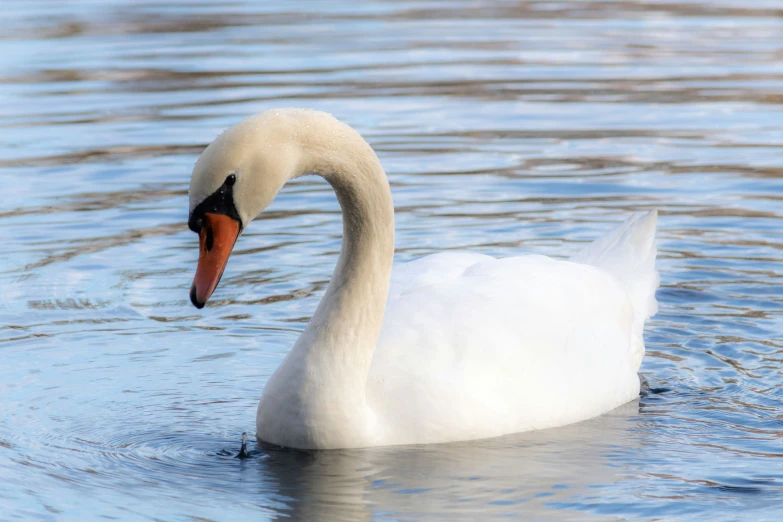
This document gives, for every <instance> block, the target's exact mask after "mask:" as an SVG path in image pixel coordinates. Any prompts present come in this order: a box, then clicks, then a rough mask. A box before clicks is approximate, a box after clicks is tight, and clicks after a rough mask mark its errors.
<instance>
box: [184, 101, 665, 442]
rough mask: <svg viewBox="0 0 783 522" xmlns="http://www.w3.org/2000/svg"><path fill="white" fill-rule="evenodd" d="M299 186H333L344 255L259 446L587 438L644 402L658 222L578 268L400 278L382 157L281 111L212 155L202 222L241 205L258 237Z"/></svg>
mask: <svg viewBox="0 0 783 522" xmlns="http://www.w3.org/2000/svg"><path fill="white" fill-rule="evenodd" d="M229 174H230V176H231V185H232V187H233V188H232V189H231V190H233V192H228V191H227V189H226V185H225V183H226V182H225V181H224V180H226V179H227V178H226V176H227V175H229ZM304 174H319V175H321V176H323V177H324V178H325V179H326V180H327V181H328V182H329V183H330V184H331V185H332V187H333V188H334V190H335V192H336V194H337V199H338V201H339V202H340V205H341V207H342V209H343V223H344V238H343V246H342V250H341V254H340V259H339V261H338V263H337V267H336V268H335V272H334V275H333V277H332V281H331V282H330V284H329V287H328V289H327V291H326V293H325V295H324V297H323V299H322V301H321V303H320V304H319V306H318V308H317V310H316V311H315V313H314V315H313V317H312V319H311V321H310V323H309V324H308V326H307V328H306V329H305V331H304V333H303V334H302V336H301V337H300V338H299V340H298V341H297V342H296V344H295V345H294V347H293V348H292V350H291V352H290V353H289V354H288V356H287V357H286V358H285V360H284V361H283V362H282V364H281V365H280V367H279V368H278V370H277V371H276V372H275V374H274V375H273V376H272V377H271V378H270V379H269V381H268V383H267V385H266V387H265V389H264V393H263V396H262V399H261V402H260V404H259V407H258V417H257V427H258V433H257V435H258V437H259V438H261V439H263V440H265V441H268V442H272V443H276V444H280V445H284V446H292V447H299V448H319V449H328V448H345V447H359V446H378V445H393V444H409V443H429V442H447V441H457V440H469V439H476V438H484V437H493V436H498V435H504V434H507V433H513V432H518V431H524V430H531V429H539V428H549V427H555V426H561V425H564V424H569V423H572V422H577V421H580V420H583V419H587V418H590V417H593V416H596V415H600V414H602V413H605V412H608V411H610V410H612V409H614V408H616V407H618V406H620V405H621V404H624V403H626V402H628V401H630V400H632V399H634V398H635V397H636V396H637V395H638V393H639V378H638V376H637V371H638V370H639V366H640V364H641V361H642V357H643V355H644V341H643V339H642V330H643V327H644V322H645V320H646V319H647V318H648V317H650V316H651V315H653V314H654V313H655V311H656V302H655V290H656V288H657V286H658V274H657V272H656V271H655V267H654V264H655V254H656V251H655V239H654V237H655V225H656V213H655V212H648V213H644V214H636V215H634V216H632V217H631V218H630V219H628V220H627V221H626V222H625V223H623V224H622V225H620V226H619V227H618V228H617V229H615V230H614V231H613V232H611V233H609V234H607V235H606V236H604V237H602V238H601V239H599V240H598V241H596V242H594V243H593V244H591V245H590V246H588V247H587V248H585V249H584V250H583V251H582V252H580V253H579V254H577V255H576V256H574V257H573V258H572V259H571V260H569V261H559V260H555V259H550V258H548V257H544V256H539V255H528V256H521V257H511V258H505V259H494V258H491V257H489V256H485V255H479V254H470V253H439V254H435V255H431V256H427V257H424V258H422V259H419V260H416V261H412V262H410V263H406V264H401V265H398V266H396V267H394V268H393V269H392V258H393V254H394V211H393V205H392V200H391V192H390V189H389V185H388V181H387V180H386V175H385V174H384V172H383V169H382V167H381V165H380V162H379V161H378V159H377V157H376V156H375V153H374V152H373V151H372V149H371V148H370V146H369V145H367V143H366V142H365V141H364V140H363V139H362V138H361V137H360V136H359V135H358V134H357V133H356V132H355V131H354V130H353V129H351V128H350V127H348V126H347V125H344V124H342V123H340V122H339V121H337V120H335V119H334V118H332V117H331V116H329V115H327V114H324V113H320V112H315V111H305V110H298V109H285V110H277V111H268V112H265V113H261V114H259V115H256V116H253V117H251V118H248V119H246V120H244V121H243V122H240V123H239V124H237V125H235V126H234V127H232V128H231V129H229V130H227V131H226V132H224V133H223V134H222V135H221V136H220V137H219V138H218V139H217V140H215V142H213V143H212V144H211V145H210V146H209V147H208V148H207V150H206V151H205V152H204V153H203V154H202V156H201V158H199V161H198V163H197V164H196V167H195V169H194V173H193V178H192V180H191V187H190V208H191V213H193V212H194V209H198V208H199V205H201V204H202V203H203V202H204V201H206V200H207V199H208V198H213V197H217V196H220V197H226V194H231V197H232V198H233V199H232V200H231V202H230V203H231V205H235V209H236V210H235V212H234V211H232V212H233V213H232V215H235V216H237V215H238V216H239V217H238V218H236V217H233V218H231V219H238V220H239V221H240V222H241V224H244V225H249V224H250V221H252V219H253V218H254V217H255V216H256V215H257V214H258V213H259V212H261V211H262V210H263V209H264V208H265V207H266V206H267V205H268V204H269V203H270V202H271V201H272V199H274V197H275V195H276V194H277V192H278V191H279V190H280V188H281V187H282V186H283V185H284V184H285V183H286V182H287V181H288V180H289V179H292V178H295V177H297V176H301V175H304ZM234 176H235V180H234ZM234 182H235V184H234ZM221 187H222V188H221ZM221 191H222V192H221ZM224 204H226V205H228V204H227V203H225V201H224ZM231 205H228V206H227V208H231ZM210 219H211V218H210ZM221 219H222V221H220V222H221V223H226V219H227V218H225V217H224V218H221ZM194 222H196V221H194ZM215 222H217V221H215ZM225 229H226V230H229V229H231V227H230V226H226V228H225ZM234 230H237V227H234ZM232 240H233V239H232ZM216 241H217V239H216ZM206 255H207V254H205V256H206ZM209 255H213V254H209ZM226 256H227V254H226ZM226 259H227V257H226ZM215 273H217V274H218V277H219V272H215ZM390 281H391V283H390ZM202 293H203V292H202ZM199 295H201V294H199ZM199 304H201V305H202V306H203V303H199Z"/></svg>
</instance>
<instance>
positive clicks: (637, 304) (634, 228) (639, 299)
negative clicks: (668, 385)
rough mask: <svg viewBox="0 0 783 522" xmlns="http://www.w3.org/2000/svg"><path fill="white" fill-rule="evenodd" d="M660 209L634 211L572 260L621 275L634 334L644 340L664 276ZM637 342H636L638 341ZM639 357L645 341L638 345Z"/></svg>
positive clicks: (619, 276)
mask: <svg viewBox="0 0 783 522" xmlns="http://www.w3.org/2000/svg"><path fill="white" fill-rule="evenodd" d="M657 221H658V212H657V211H655V210H653V211H651V212H644V213H638V214H634V215H633V216H631V217H630V218H628V219H627V220H626V221H625V223H623V224H622V225H620V226H619V227H617V228H615V229H614V230H612V231H611V232H610V233H608V234H607V235H605V236H604V237H602V238H600V239H598V240H596V241H595V242H593V243H591V244H590V245H588V246H587V247H586V248H585V249H584V250H582V251H581V252H579V253H578V254H576V255H575V256H574V257H572V258H571V261H574V262H576V263H583V264H586V265H592V266H595V267H598V268H601V269H603V270H605V271H607V272H609V273H610V274H612V275H614V276H615V277H617V279H619V280H620V282H621V283H622V284H623V286H625V288H626V290H627V291H628V294H629V295H630V297H631V302H632V303H633V308H634V328H633V331H634V338H635V341H637V340H638V342H642V341H641V336H642V329H643V328H644V321H645V320H646V319H647V318H649V317H652V316H653V315H655V312H657V311H658V303H657V301H656V300H655V290H656V289H657V288H658V283H659V281H660V278H659V276H658V271H657V270H655V255H656V248H655V225H656V223H657ZM634 344H636V343H634ZM634 348H635V349H634V351H638V352H639V353H638V360H639V362H640V363H641V357H642V356H643V355H644V344H641V346H636V347H634Z"/></svg>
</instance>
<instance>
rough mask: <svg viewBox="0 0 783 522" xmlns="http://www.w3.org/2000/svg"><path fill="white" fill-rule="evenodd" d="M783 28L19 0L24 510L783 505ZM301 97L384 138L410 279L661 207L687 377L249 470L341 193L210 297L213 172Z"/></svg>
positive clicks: (277, 231)
mask: <svg viewBox="0 0 783 522" xmlns="http://www.w3.org/2000/svg"><path fill="white" fill-rule="evenodd" d="M782 35H783V6H781V4H780V2H776V1H765V0H759V1H754V2H745V1H743V0H725V1H711V2H707V1H704V2H700V1H695V0H694V1H680V0H671V1H669V2H663V1H655V0H649V1H642V0H638V1H616V2H613V1H600V0H596V1H585V2H567V1H563V2H548V1H540V2H536V1H527V2H526V1H516V2H494V3H487V4H482V3H480V2H473V1H464V2H462V1H449V2H434V1H431V2H418V1H386V2H363V3H355V2H340V1H336V2H250V1H247V2H243V1H241V0H236V1H231V2H214V1H209V2H205V1H202V0H190V1H188V2H176V1H173V0H172V1H169V2H165V1H134V2H117V1H114V2H112V1H106V0H101V1H84V2H60V1H56V0H49V1H23V0H18V1H14V0H9V1H7V2H5V3H4V4H3V15H2V21H0V137H1V138H2V140H1V141H2V147H0V183H2V190H1V191H0V229H1V230H2V234H1V235H0V237H2V247H3V248H2V249H1V250H0V520H21V519H29V520H84V519H85V518H98V517H107V518H108V517H119V518H121V519H138V520H146V519H163V520H172V519H179V520H238V519H244V518H246V519H251V517H252V519H260V520H266V519H277V518H280V519H286V518H287V517H290V518H291V519H293V520H443V521H446V520H492V519H499V518H503V517H508V516H511V517H519V518H538V519H568V520H577V519H579V520H593V519H599V520H602V519H617V518H629V519H652V518H658V519H667V520H671V519H678V518H679V519H692V520H703V519H710V520H734V519H738V518H745V519H750V520H780V519H781V517H783V507H781V506H783V413H781V411H783V410H782V409H781V406H782V403H783V386H781V385H783V373H782V372H781V368H783V268H782V267H781V260H783V218H782V213H783V168H782V167H781V165H782V164H783V149H782V148H781V143H782V142H783V94H782V93H783V38H782V37H781V36H782ZM280 106H306V107H314V108H318V109H322V110H326V111H329V112H332V113H333V114H335V115H336V116H338V117H339V118H340V119H342V120H344V121H346V122H347V123H349V124H351V125H352V126H354V127H355V128H357V129H358V130H359V131H360V132H361V133H362V134H363V135H364V136H365V137H366V138H367V140H368V141H369V142H370V143H371V144H372V145H373V147H374V148H375V149H376V150H377V151H378V154H379V156H380V158H381V161H382V162H383V164H384V166H385V167H386V170H387V173H388V175H389V178H390V180H391V183H392V189H393V192H394V199H395V204H396V209H397V213H396V224H397V240H396V241H397V259H398V260H399V261H405V260H409V259H412V258H415V257H417V256H420V255H423V254H428V253H432V252H436V251H440V250H443V249H466V248H469V249H472V250H474V251H477V252H484V253H488V254H492V255H501V256H505V255H511V254H515V253H523V252H532V251H536V252H541V253H545V254H549V255H553V256H566V255H570V254H572V253H574V252H575V251H576V250H577V249H579V248H580V246H581V245H583V244H584V243H585V242H586V241H588V240H590V239H592V238H595V237H597V236H598V235H600V234H602V233H603V232H605V231H607V230H608V229H609V228H610V227H611V225H612V224H613V223H616V222H619V221H621V220H622V219H624V217H625V216H627V215H628V213H629V212H631V211H633V210H637V209H650V208H658V209H660V231H659V245H660V255H659V263H658V267H659V269H660V271H661V277H662V287H661V289H660V291H659V292H658V299H659V302H660V312H659V314H658V315H657V316H656V317H655V318H654V319H653V320H651V321H650V322H649V323H648V327H647V330H646V333H647V334H646V341H647V356H646V358H645V361H644V364H643V366H642V371H643V373H644V374H645V375H646V376H647V378H648V380H649V382H650V385H651V387H652V388H653V390H654V392H655V393H653V394H651V395H650V396H647V397H642V398H641V399H640V401H638V402H635V403H631V404H629V405H627V406H626V407H624V408H621V409H620V410H617V411H615V412H612V413H611V414H609V415H606V416H604V417H601V418H597V419H594V420H592V421H588V422H585V423H581V424H578V425H574V426H570V427H566V428H562V429H555V430H548V431H541V432H534V433H527V434H520V435H514V436H509V437H503V438H499V439H494V440H488V441H479V442H470V443H460V444H447V445H434V446H421V447H398V448H381V449H370V450H361V451H337V452H321V453H317V452H293V451H284V450H280V449H276V448H266V447H256V444H255V442H253V443H252V444H251V448H252V449H253V451H254V455H253V457H252V458H249V459H245V460H238V459H235V458H233V455H234V454H236V452H237V451H238V450H239V441H240V435H241V433H242V432H243V431H248V432H250V433H251V434H252V433H253V432H254V428H255V408H256V404H257V401H258V398H259V397H260V394H261V390H262V389H263V387H264V384H265V382H266V380H267V378H268V377H269V376H270V375H271V373H272V372H273V370H274V369H275V368H276V366H277V365H278V364H279V362H280V360H281V358H282V357H283V355H284V354H285V353H286V351H287V350H288V349H289V347H290V346H291V345H292V344H293V342H294V340H295V339H296V337H297V335H298V333H299V332H300V331H301V330H302V329H303V328H304V325H305V324H306V321H307V319H308V318H309V316H310V314H311V313H312V312H313V310H314V308H315V305H316V303H317V301H318V299H319V297H320V296H321V294H322V292H323V290H324V288H325V285H326V283H327V281H328V279H329V277H330V275H331V271H332V269H333V266H334V262H335V260H336V256H337V252H338V250H339V245H340V234H341V226H340V218H339V207H338V205H337V202H336V200H335V198H334V196H333V194H332V193H331V191H330V189H329V187H328V185H327V184H326V183H325V182H322V181H320V179H317V178H304V179H301V180H299V181H297V182H295V183H293V184H291V185H289V186H288V187H286V188H285V189H284V190H283V192H282V193H281V195H280V196H279V197H278V199H277V200H276V201H275V203H274V204H273V205H272V207H270V209H269V211H268V212H266V213H265V214H263V215H262V216H261V217H260V218H259V219H258V220H257V221H256V222H254V223H252V224H251V225H250V226H249V227H248V230H247V232H246V234H244V235H243V237H242V238H241V240H240V242H239V243H238V245H237V251H236V252H235V255H234V256H233V257H232V260H231V262H230V263H229V267H228V269H227V271H226V274H225V276H224V278H223V282H222V283H221V286H220V288H219V289H218V291H217V292H216V294H215V296H214V300H213V301H212V302H211V304H210V305H209V306H208V307H207V308H205V309H204V310H201V311H198V310H196V309H195V308H193V307H192V306H191V305H190V304H189V302H188V288H189V284H190V280H191V278H192V275H193V272H194V269H195V261H196V258H197V241H196V236H195V235H194V234H193V233H192V232H190V231H188V230H187V228H186V226H185V221H186V218H187V195H186V192H187V184H188V180H189V177H190V172H191V168H192V166H193V163H194V161H195V159H196V158H197V156H198V154H199V153H200V151H201V150H202V149H203V147H204V146H205V145H206V144H207V143H208V142H209V141H211V140H212V139H213V138H214V137H215V136H216V135H217V134H218V133H219V132H220V131H221V130H222V129H224V128H225V127H227V126H229V125H231V124H233V123H235V122H237V121H238V120H239V119H241V118H242V117H244V116H246V115H249V114H252V113H254V112H257V111H260V110H262V109H266V108H270V107H280Z"/></svg>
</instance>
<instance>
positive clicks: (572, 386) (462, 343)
mask: <svg viewBox="0 0 783 522" xmlns="http://www.w3.org/2000/svg"><path fill="white" fill-rule="evenodd" d="M465 256H469V257H465ZM633 318H634V313H633V307H632V303H631V301H630V299H629V296H628V294H627V292H626V290H625V289H624V288H623V286H622V284H621V283H620V282H619V281H618V280H617V279H616V278H615V277H613V276H612V275H610V274H608V273H606V272H604V271H602V270H600V269H598V268H595V267H592V266H588V265H584V264H578V263H573V262H568V261H556V260H553V259H550V258H546V257H543V256H524V257H514V258H507V259H493V258H489V257H487V256H475V257H474V256H473V255H471V254H450V253H444V254H438V255H436V256H430V257H429V258H424V259H422V260H419V261H416V262H413V263H410V264H408V265H403V266H400V267H398V268H396V270H395V273H394V276H393V278H392V289H391V292H390V297H389V301H388V304H387V309H386V315H385V317H384V323H383V329H382V332H381V337H380V339H379V342H378V347H377V350H376V353H375V355H374V358H373V363H372V368H371V370H370V379H369V381H368V388H367V390H368V401H369V402H370V403H374V404H375V405H377V408H376V409H378V410H382V411H378V413H379V418H381V419H382V420H381V421H380V422H386V430H387V433H389V434H390V435H389V436H390V437H392V438H393V439H394V440H397V441H400V440H403V441H404V440H405V438H406V437H408V436H409V437H410V440H416V441H419V442H422V441H444V440H459V439H470V438H477V437H489V436H495V435H500V434H504V433H511V432H515V431H523V430H526V429H534V428H543V427H549V426H557V425H562V424H567V423H570V422H576V421H578V420H582V419H585V418H589V417H592V416H595V415H598V414H600V413H603V412H605V411H609V410H611V409H613V408H614V407H617V406H619V405H620V404H623V403H624V402H627V401H629V400H631V399H632V398H633V397H634V396H635V395H636V394H638V389H639V381H638V378H637V376H636V371H637V369H638V364H637V363H636V361H635V360H634V358H633V357H631V345H632V340H631V336H632V325H633ZM392 433H393V435H391V434H392ZM398 443H399V442H398Z"/></svg>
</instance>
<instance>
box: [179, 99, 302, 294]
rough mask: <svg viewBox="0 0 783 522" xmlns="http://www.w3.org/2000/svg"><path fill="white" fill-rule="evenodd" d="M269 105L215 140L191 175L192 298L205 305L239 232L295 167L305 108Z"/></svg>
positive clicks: (202, 155) (221, 273)
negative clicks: (195, 250)
mask: <svg viewBox="0 0 783 522" xmlns="http://www.w3.org/2000/svg"><path fill="white" fill-rule="evenodd" d="M306 112H311V111H301V110H291V109H288V110H278V111H267V112H263V113H260V114H257V115H255V116H251V117H250V118H247V119H246V120H243V121H241V122H239V123H238V124H236V125H234V126H233V127H231V128H229V129H228V130H226V131H225V132H223V134H221V135H220V136H218V138H217V139H215V141H213V142H212V143H211V144H210V145H209V146H208V147H207V148H206V150H204V152H203V153H202V154H201V156H200V157H199V159H198V162H196V166H195V167H194V169H193V175H192V177H191V179H190V189H189V191H188V194H189V198H190V214H189V217H188V227H189V228H190V229H191V230H192V231H193V232H196V233H197V234H198V235H199V258H198V267H197V268H196V276H195V277H194V279H193V285H192V286H191V288H190V300H191V302H192V303H193V304H194V305H195V306H196V307H197V308H203V307H204V305H205V304H206V302H207V299H209V297H210V296H211V295H212V292H213V291H214V290H215V288H216V287H217V285H218V282H220V277H221V276H222V275H223V270H224V269H225V267H226V264H227V263H228V258H229V256H230V255H231V250H232V249H233V247H234V243H235V242H236V240H237V238H238V237H239V234H240V233H241V232H242V230H243V229H244V227H245V226H247V224H248V223H249V222H250V221H252V220H253V218H255V217H256V216H257V215H258V214H259V213H260V212H261V211H262V210H264V209H265V208H266V207H267V205H269V203H271V202H272V200H273V199H274V198H275V196H276V195H277V192H278V191H279V190H280V188H281V187H282V186H283V185H284V184H285V182H286V181H288V180H289V179H290V178H291V177H293V176H295V175H296V174H297V173H298V171H297V169H298V167H299V156H300V155H299V150H300V149H301V147H300V145H299V139H298V137H297V128H301V124H302V123H301V122H302V119H303V118H305V117H306V115H305V113H306Z"/></svg>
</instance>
